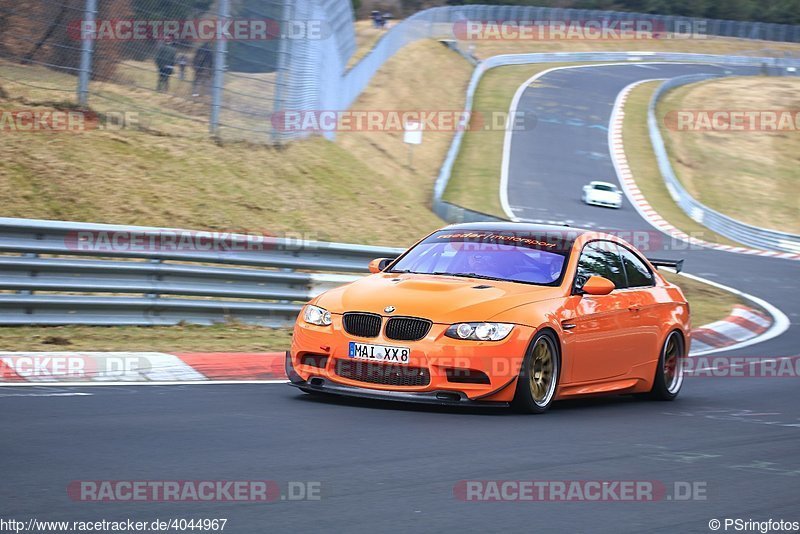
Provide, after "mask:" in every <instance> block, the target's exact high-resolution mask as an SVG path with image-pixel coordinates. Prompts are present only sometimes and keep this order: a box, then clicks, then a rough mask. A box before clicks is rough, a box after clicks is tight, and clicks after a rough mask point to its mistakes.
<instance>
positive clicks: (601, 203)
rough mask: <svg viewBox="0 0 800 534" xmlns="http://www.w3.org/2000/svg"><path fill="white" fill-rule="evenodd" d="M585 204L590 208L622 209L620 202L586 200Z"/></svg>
mask: <svg viewBox="0 0 800 534" xmlns="http://www.w3.org/2000/svg"><path fill="white" fill-rule="evenodd" d="M586 203H587V204H588V205H590V206H600V207H602V208H614V209H619V208H621V207H622V202H621V201H620V202H606V201H603V200H597V199H587V200H586Z"/></svg>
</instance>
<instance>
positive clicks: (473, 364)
mask: <svg viewBox="0 0 800 534" xmlns="http://www.w3.org/2000/svg"><path fill="white" fill-rule="evenodd" d="M340 324H341V317H336V316H335V317H334V324H333V325H331V326H330V327H314V326H309V325H305V324H302V323H301V322H298V324H297V325H296V326H295V331H294V336H293V337H292V349H291V351H290V352H289V353H287V358H286V374H287V375H288V376H289V380H290V382H291V383H292V385H293V386H295V387H298V388H299V389H301V390H304V391H309V392H323V393H332V394H335V395H347V396H354V397H363V398H372V399H382V400H397V401H404V402H416V403H425V404H439V405H465V404H471V405H474V404H476V403H477V404H480V405H490V403H491V404H495V403H499V405H500V406H504V405H505V406H507V405H508V404H509V403H510V402H511V401H512V400H513V397H514V392H515V384H516V379H517V377H518V375H519V369H520V366H521V364H522V359H523V358H524V355H525V353H526V351H527V347H528V343H529V341H530V339H531V338H532V336H533V334H534V329H533V328H530V327H525V326H520V325H517V326H515V328H514V330H513V331H512V332H511V334H509V336H508V338H506V339H505V340H502V341H499V342H474V341H464V340H455V339H451V338H448V337H445V336H444V332H445V330H446V328H447V327H446V325H434V327H433V328H432V329H431V331H430V333H429V334H428V336H427V337H425V338H424V339H422V340H419V341H414V342H402V341H396V340H391V339H387V338H385V337H383V336H382V335H381V336H378V337H376V338H370V339H358V338H354V337H352V336H349V335H348V334H346V333H345V332H344V331H343V329H342V328H341V327H340ZM351 341H358V342H361V343H371V344H376V345H389V346H404V347H406V348H409V349H410V361H409V362H408V364H407V367H406V366H403V367H405V369H407V370H408V371H409V372H417V371H420V372H422V373H424V374H425V375H427V378H426V379H425V380H423V381H419V382H413V384H414V385H410V384H412V382H408V384H409V385H399V384H400V383H403V384H405V383H406V382H394V381H393V382H391V383H389V382H388V381H387V382H381V381H375V380H371V379H368V378H364V377H361V376H360V375H357V376H353V375H348V374H347V373H344V374H343V373H342V371H341V370H340V368H339V365H340V364H343V365H348V364H354V363H355V364H358V365H369V366H373V367H380V368H383V369H382V371H383V370H385V371H389V374H392V373H394V372H395V371H396V370H398V369H399V370H403V367H398V366H396V365H394V366H393V365H386V366H384V365H383V364H382V362H364V361H363V360H357V359H353V358H350V356H349V354H348V351H347V347H348V345H349V342H351ZM309 356H315V357H316V356H319V357H322V358H324V362H323V363H318V364H315V365H309V364H308V361H307V360H308V357H309ZM389 367H394V370H390V369H389ZM462 371H466V375H467V376H468V377H469V379H465V378H464V375H460V374H458V372H462ZM380 374H381V373H376V375H380ZM476 377H480V380H482V382H477V378H476ZM392 378H394V377H392Z"/></svg>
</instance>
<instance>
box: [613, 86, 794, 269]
mask: <svg viewBox="0 0 800 534" xmlns="http://www.w3.org/2000/svg"><path fill="white" fill-rule="evenodd" d="M658 80H659V79H658V78H653V79H648V80H639V81H638V82H634V83H632V84H630V85H628V86H627V87H625V88H624V89H623V90H622V91H621V92H620V93H619V94H618V95H617V98H616V101H615V102H614V109H613V111H612V112H611V122H610V124H609V127H608V148H609V150H610V152H611V159H612V161H613V163H614V168H615V169H616V171H617V176H618V178H619V181H620V183H621V184H622V189H623V190H624V191H625V195H626V196H627V197H628V200H630V202H631V204H633V206H634V207H635V208H636V211H638V212H639V214H640V215H641V216H642V218H644V219H645V220H646V221H647V222H649V223H650V224H651V225H653V226H654V227H655V228H657V229H658V230H661V231H662V232H664V233H665V234H667V235H669V236H671V237H673V238H675V239H680V240H682V241H686V242H688V243H690V244H692V245H699V246H703V247H706V248H711V249H714V250H725V251H727V252H735V253H738V254H750V255H754V256H768V257H773V258H784V259H790V260H800V254H792V253H789V252H775V251H772V250H759V249H753V248H748V247H732V246H730V245H721V244H719V243H711V242H710V241H705V240H703V239H698V238H696V237H693V236H690V235H689V234H687V233H686V232H683V231H681V230H679V229H677V228H675V227H674V226H672V225H671V224H670V223H668V222H667V221H666V220H664V218H663V217H661V215H659V214H658V213H657V212H656V210H654V209H653V207H652V206H651V205H650V203H648V202H647V199H645V197H644V195H643V194H642V192H641V190H639V187H638V186H637V185H636V181H635V180H634V179H633V174H632V173H631V169H630V167H629V166H628V158H627V156H626V155H625V146H624V144H623V140H622V126H623V122H624V120H625V110H624V106H625V102H626V101H627V100H628V96H629V95H630V92H631V91H632V90H633V89H634V88H635V87H636V86H638V85H639V84H642V83H647V82H653V81H658Z"/></svg>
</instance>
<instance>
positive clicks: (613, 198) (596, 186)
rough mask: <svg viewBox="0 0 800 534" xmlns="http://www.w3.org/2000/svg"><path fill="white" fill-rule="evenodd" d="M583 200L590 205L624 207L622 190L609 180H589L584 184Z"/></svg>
mask: <svg viewBox="0 0 800 534" xmlns="http://www.w3.org/2000/svg"><path fill="white" fill-rule="evenodd" d="M581 201H582V202H584V203H586V204H589V205H590V206H603V207H606V208H616V209H619V208H621V207H622V191H620V190H619V188H618V187H617V186H616V185H614V184H610V183H608V182H589V184H587V185H584V186H583V192H582V193H581Z"/></svg>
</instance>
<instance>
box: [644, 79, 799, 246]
mask: <svg viewBox="0 0 800 534" xmlns="http://www.w3.org/2000/svg"><path fill="white" fill-rule="evenodd" d="M720 77H724V75H714V74H696V75H690V76H680V77H678V78H672V79H670V80H667V81H666V82H664V83H662V84H661V85H660V86H659V87H658V89H656V91H655V92H654V93H653V96H652V98H651V99H650V104H649V107H648V110H647V125H648V129H649V131H650V140H651V142H652V144H653V149H654V150H655V154H656V159H657V160H658V168H659V170H660V171H661V175H662V176H663V177H664V182H665V183H666V186H667V190H668V191H669V193H670V195H671V196H672V199H673V200H674V201H675V203H676V204H678V206H680V207H681V209H682V210H683V211H684V212H685V213H686V215H688V216H689V217H691V218H692V219H693V220H694V221H696V222H698V223H700V224H702V225H703V226H705V227H706V228H709V229H711V230H713V231H715V232H717V233H718V234H720V235H723V236H725V237H727V238H729V239H732V240H734V241H737V242H739V243H743V244H745V245H749V246H751V247H755V248H761V249H767V250H775V251H778V252H790V253H794V254H797V253H800V235H796V234H790V233H788V232H779V231H777V230H769V229H766V228H759V227H757V226H753V225H750V224H746V223H743V222H741V221H737V220H736V219H733V218H731V217H728V216H727V215H723V214H722V213H720V212H718V211H716V210H713V209H711V208H709V207H708V206H706V205H705V204H703V203H701V202H699V201H698V200H696V199H695V198H694V197H692V195H690V194H689V192H688V191H687V190H686V189H685V188H684V187H683V185H682V184H681V182H680V180H678V177H677V176H676V175H675V171H674V170H673V168H672V164H671V163H670V161H669V156H668V155H667V149H666V146H665V145H664V138H663V137H662V135H661V130H660V128H659V125H658V118H657V117H656V106H657V105H658V101H659V100H660V99H661V98H662V97H663V96H664V95H665V94H666V93H667V92H668V91H669V90H670V89H674V88H675V87H680V86H682V85H687V84H690V83H696V82H701V81H705V80H710V79H713V78H720Z"/></svg>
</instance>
